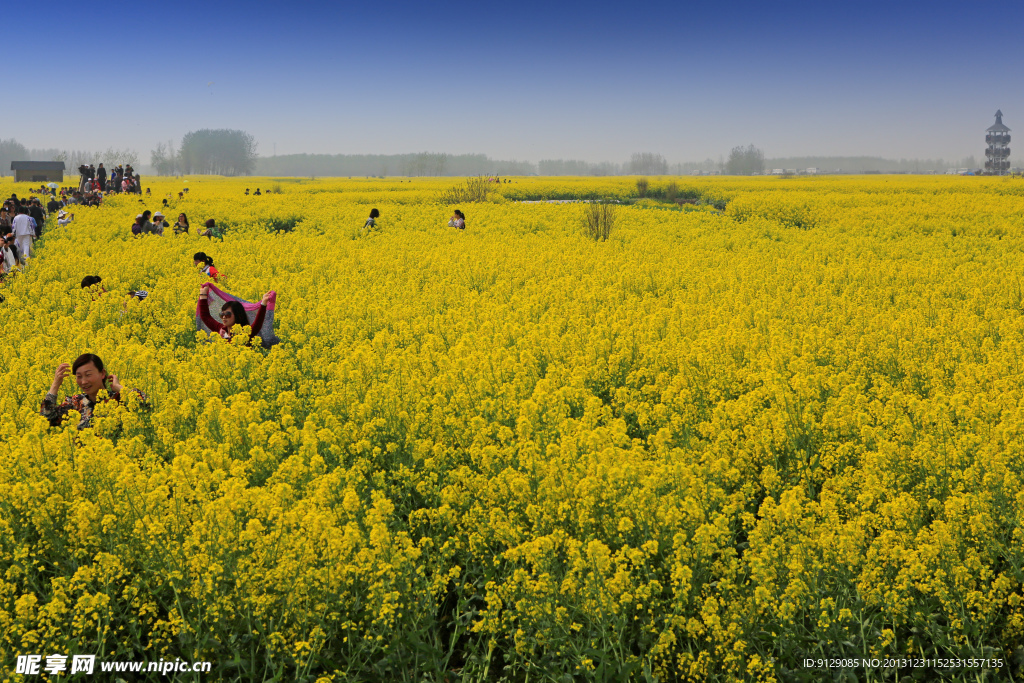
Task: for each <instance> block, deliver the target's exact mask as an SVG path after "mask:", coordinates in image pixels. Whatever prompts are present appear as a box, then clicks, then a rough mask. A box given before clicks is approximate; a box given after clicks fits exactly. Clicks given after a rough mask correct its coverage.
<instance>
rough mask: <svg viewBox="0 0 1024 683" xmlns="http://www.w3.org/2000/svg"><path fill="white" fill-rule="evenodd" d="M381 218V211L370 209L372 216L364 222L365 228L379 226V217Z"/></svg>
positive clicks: (367, 229)
mask: <svg viewBox="0 0 1024 683" xmlns="http://www.w3.org/2000/svg"><path fill="white" fill-rule="evenodd" d="M378 218H380V211H378V210H377V209H370V217H369V218H367V219H366V222H365V223H363V230H366V231H370V230H373V229H374V228H375V227H377V219H378Z"/></svg>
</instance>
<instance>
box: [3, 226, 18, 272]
mask: <svg viewBox="0 0 1024 683" xmlns="http://www.w3.org/2000/svg"><path fill="white" fill-rule="evenodd" d="M10 239H11V241H12V242H13V241H14V238H13V237H12V238H10ZM7 240H8V236H7V235H0V274H2V273H9V272H11V271H12V270H13V269H14V266H16V265H18V261H17V260H16V259H15V258H14V252H12V251H11V248H10V246H8V244H7Z"/></svg>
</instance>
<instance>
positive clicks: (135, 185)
mask: <svg viewBox="0 0 1024 683" xmlns="http://www.w3.org/2000/svg"><path fill="white" fill-rule="evenodd" d="M78 174H79V178H80V180H79V183H78V191H79V192H81V193H83V194H84V193H86V192H126V193H129V194H142V178H141V177H139V174H138V173H136V172H135V169H133V168H132V165H131V164H125V165H123V166H122V165H120V164H118V165H117V166H115V167H114V170H113V172H111V173H107V169H106V168H104V167H103V164H100V165H99V167H98V168H97V167H96V166H94V165H93V164H89V165H88V166H87V165H85V164H82V165H81V166H79V167H78Z"/></svg>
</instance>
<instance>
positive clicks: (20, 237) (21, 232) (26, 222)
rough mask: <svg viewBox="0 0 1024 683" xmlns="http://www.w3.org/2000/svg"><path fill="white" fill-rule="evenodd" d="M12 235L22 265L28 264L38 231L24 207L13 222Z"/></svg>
mask: <svg viewBox="0 0 1024 683" xmlns="http://www.w3.org/2000/svg"><path fill="white" fill-rule="evenodd" d="M11 233H12V234H13V235H14V244H15V246H17V247H18V254H19V256H21V262H22V263H28V257H29V256H30V255H31V253H32V240H33V239H35V236H36V230H35V226H34V225H33V223H32V217H31V216H29V215H28V209H26V208H25V207H24V206H23V207H21V209H20V210H19V211H18V215H17V216H15V217H14V220H13V221H11Z"/></svg>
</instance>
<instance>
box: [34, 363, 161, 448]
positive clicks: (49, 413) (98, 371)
mask: <svg viewBox="0 0 1024 683" xmlns="http://www.w3.org/2000/svg"><path fill="white" fill-rule="evenodd" d="M69 373H70V374H73V375H74V376H75V383H76V384H78V388H79V389H81V390H82V391H81V393H79V394H74V395H72V396H68V397H66V398H65V399H64V400H63V401H62V402H61V403H57V394H58V392H59V391H60V387H61V385H62V384H63V383H64V380H65V378H67V376H68V374H69ZM100 389H106V390H107V392H108V394H109V397H110V399H113V400H114V401H118V402H120V401H121V394H122V392H123V390H124V388H123V387H122V386H121V382H120V381H119V380H118V378H117V375H109V374H107V371H106V370H105V369H104V367H103V361H102V360H100V357H99V356H97V355H95V354H92V353H83V354H82V355H81V356H79V357H78V358H76V359H75V362H74V363H72V364H70V365H69V364H68V363H61V364H60V365H58V366H57V371H56V372H55V373H54V376H53V383H52V384H51V385H50V390H49V391H48V392H47V393H46V397H45V398H44V399H43V403H42V405H41V406H40V407H39V414H40V415H42V416H43V417H45V418H46V419H47V420H49V421H50V426H52V427H57V426H60V423H61V422H63V420H64V418H65V417H66V416H67V414H68V413H69V412H71V411H72V410H74V411H77V412H78V413H79V414H80V415H81V416H82V417H81V419H80V420H79V422H78V428H79V429H85V428H86V427H88V426H89V424H90V423H91V422H92V413H93V409H94V408H95V407H96V400H97V396H98V395H99V393H100ZM132 392H133V393H135V394H136V395H137V396H138V397H139V402H140V403H146V402H147V401H148V399H147V398H146V395H145V394H144V393H142V392H141V391H139V390H138V389H132Z"/></svg>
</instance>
